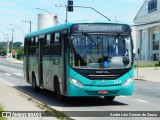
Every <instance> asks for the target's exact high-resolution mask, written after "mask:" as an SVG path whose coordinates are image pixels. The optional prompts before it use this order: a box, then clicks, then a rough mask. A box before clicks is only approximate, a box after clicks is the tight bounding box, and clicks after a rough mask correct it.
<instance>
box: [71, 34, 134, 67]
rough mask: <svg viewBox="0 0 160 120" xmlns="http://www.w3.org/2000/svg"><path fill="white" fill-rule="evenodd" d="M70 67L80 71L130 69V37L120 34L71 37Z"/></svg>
mask: <svg viewBox="0 0 160 120" xmlns="http://www.w3.org/2000/svg"><path fill="white" fill-rule="evenodd" d="M70 65H71V66H72V67H74V68H82V69H93V68H95V69H114V68H115V69H116V68H128V67H131V66H132V40H131V37H130V36H127V35H120V34H118V35H111V34H87V33H86V34H82V35H72V36H71V38H70Z"/></svg>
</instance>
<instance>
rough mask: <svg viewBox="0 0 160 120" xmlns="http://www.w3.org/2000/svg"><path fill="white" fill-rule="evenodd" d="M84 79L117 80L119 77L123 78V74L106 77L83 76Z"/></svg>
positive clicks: (102, 75) (99, 75)
mask: <svg viewBox="0 0 160 120" xmlns="http://www.w3.org/2000/svg"><path fill="white" fill-rule="evenodd" d="M82 75H83V76H84V77H86V78H88V79H90V80H102V79H103V80H115V79H117V78H119V77H121V76H122V75H123V74H108V75H104V74H98V75H97V74H96V75H93V74H89V75H88V74H82Z"/></svg>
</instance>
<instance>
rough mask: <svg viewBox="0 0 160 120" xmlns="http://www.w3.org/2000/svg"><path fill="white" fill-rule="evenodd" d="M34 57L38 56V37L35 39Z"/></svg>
mask: <svg viewBox="0 0 160 120" xmlns="http://www.w3.org/2000/svg"><path fill="white" fill-rule="evenodd" d="M35 47H36V48H35V49H36V50H35V55H38V37H36V38H35Z"/></svg>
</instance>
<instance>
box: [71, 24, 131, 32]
mask: <svg viewBox="0 0 160 120" xmlns="http://www.w3.org/2000/svg"><path fill="white" fill-rule="evenodd" d="M126 26H127V25H121V24H76V25H73V26H72V28H71V31H72V32H73V33H76V32H114V33H115V32H118V33H119V32H129V31H130V30H129V29H125V27H126ZM127 28H129V27H127Z"/></svg>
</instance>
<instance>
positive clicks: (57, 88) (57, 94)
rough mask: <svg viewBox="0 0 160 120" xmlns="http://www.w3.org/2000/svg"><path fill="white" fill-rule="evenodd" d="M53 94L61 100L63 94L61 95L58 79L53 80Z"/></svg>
mask: <svg viewBox="0 0 160 120" xmlns="http://www.w3.org/2000/svg"><path fill="white" fill-rule="evenodd" d="M54 88H55V95H56V97H57V99H58V100H60V101H63V95H61V90H60V84H59V81H58V80H55V83H54Z"/></svg>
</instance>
